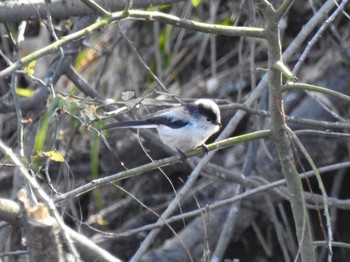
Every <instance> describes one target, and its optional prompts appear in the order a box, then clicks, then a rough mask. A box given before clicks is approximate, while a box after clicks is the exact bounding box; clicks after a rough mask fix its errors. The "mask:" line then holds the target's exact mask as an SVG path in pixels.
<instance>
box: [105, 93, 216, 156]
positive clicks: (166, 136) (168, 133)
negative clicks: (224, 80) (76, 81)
mask: <svg viewBox="0 0 350 262" xmlns="http://www.w3.org/2000/svg"><path fill="white" fill-rule="evenodd" d="M220 126H221V116H220V109H219V107H218V105H217V104H216V103H215V102H214V101H212V100H210V99H198V100H196V101H194V102H193V103H190V104H186V105H183V106H180V107H174V108H171V109H168V110H163V111H160V112H158V113H156V114H154V115H152V116H151V117H149V118H146V119H145V120H136V121H126V122H119V123H113V124H109V125H106V126H105V127H103V128H102V129H111V128H156V129H157V131H158V134H159V137H160V138H161V140H162V141H163V142H164V143H165V144H166V145H169V146H171V147H173V148H176V149H178V150H180V151H181V152H186V151H188V150H191V149H194V148H196V147H198V146H201V145H204V142H205V141H206V140H207V139H208V138H209V137H210V136H211V135H213V134H214V133H216V132H217V131H218V130H219V129H220Z"/></svg>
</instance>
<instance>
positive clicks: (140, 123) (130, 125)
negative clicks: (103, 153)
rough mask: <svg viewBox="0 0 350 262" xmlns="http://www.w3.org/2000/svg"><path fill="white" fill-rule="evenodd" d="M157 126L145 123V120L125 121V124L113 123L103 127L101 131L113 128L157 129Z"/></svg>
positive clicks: (148, 122)
mask: <svg viewBox="0 0 350 262" xmlns="http://www.w3.org/2000/svg"><path fill="white" fill-rule="evenodd" d="M157 126H158V125H156V124H154V123H152V122H150V121H147V120H140V121H137V120H135V121H125V122H118V123H113V124H109V125H105V126H104V127H102V128H101V130H104V129H113V128H157Z"/></svg>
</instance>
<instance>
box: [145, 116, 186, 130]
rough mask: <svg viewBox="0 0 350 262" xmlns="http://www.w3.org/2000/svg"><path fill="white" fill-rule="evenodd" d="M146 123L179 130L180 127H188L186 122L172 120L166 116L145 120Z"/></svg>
mask: <svg viewBox="0 0 350 262" xmlns="http://www.w3.org/2000/svg"><path fill="white" fill-rule="evenodd" d="M146 122H148V123H154V124H158V125H165V126H168V127H170V128H174V129H177V128H181V127H184V126H186V125H188V121H186V120H182V119H174V118H172V117H169V116H167V115H163V116H154V117H151V118H149V119H147V120H146Z"/></svg>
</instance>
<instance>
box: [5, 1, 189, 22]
mask: <svg viewBox="0 0 350 262" xmlns="http://www.w3.org/2000/svg"><path fill="white" fill-rule="evenodd" d="M182 1H184V0H148V1H145V0H135V1H134V3H133V7H134V8H147V7H150V6H155V5H164V4H173V3H176V2H182ZM125 2H126V1H125V0H124V1H115V0H100V1H97V4H98V5H100V6H102V7H103V8H105V9H106V10H110V11H118V10H122V9H123V8H124V7H125ZM45 5H46V6H47V8H43V6H45ZM47 10H48V11H49V13H50V14H51V17H52V18H53V19H55V18H70V17H72V16H84V15H93V14H96V12H95V11H94V10H93V9H91V8H90V7H88V6H87V5H86V4H85V3H84V2H83V1H80V0H51V1H45V0H31V1H17V0H12V1H11V0H10V1H1V2H0V22H1V23H4V22H19V21H22V20H28V19H39V18H44V19H45V18H46V16H47Z"/></svg>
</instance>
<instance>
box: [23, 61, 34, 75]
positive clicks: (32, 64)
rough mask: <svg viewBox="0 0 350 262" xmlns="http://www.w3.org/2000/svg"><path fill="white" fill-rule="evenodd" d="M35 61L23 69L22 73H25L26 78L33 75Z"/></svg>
mask: <svg viewBox="0 0 350 262" xmlns="http://www.w3.org/2000/svg"><path fill="white" fill-rule="evenodd" d="M36 63H37V61H36V60H33V61H32V62H30V63H29V64H28V65H27V66H26V67H25V68H24V71H26V72H27V74H28V76H33V75H34V73H35V69H34V68H35V66H36Z"/></svg>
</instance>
